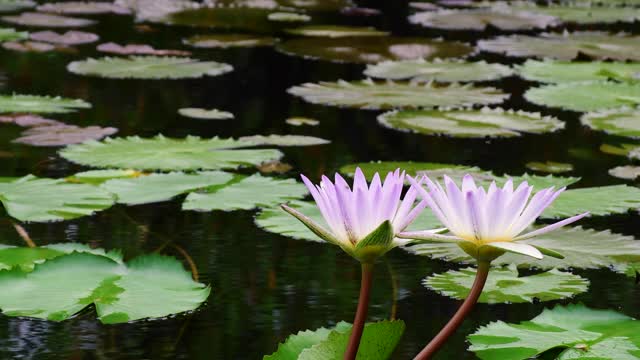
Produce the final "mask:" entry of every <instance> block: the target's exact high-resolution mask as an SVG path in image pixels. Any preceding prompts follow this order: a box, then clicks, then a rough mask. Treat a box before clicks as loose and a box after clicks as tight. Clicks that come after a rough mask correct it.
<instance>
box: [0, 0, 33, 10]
mask: <svg viewBox="0 0 640 360" xmlns="http://www.w3.org/2000/svg"><path fill="white" fill-rule="evenodd" d="M36 5H38V4H37V3H36V2H35V1H31V0H1V1H0V12H12V11H17V10H23V9H30V8H33V7H35V6H36Z"/></svg>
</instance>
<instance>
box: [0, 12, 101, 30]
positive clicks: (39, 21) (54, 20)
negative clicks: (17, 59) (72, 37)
mask: <svg viewBox="0 0 640 360" xmlns="http://www.w3.org/2000/svg"><path fill="white" fill-rule="evenodd" d="M2 20H3V21H5V22H8V23H11V24H16V25H23V26H34V27H46V28H51V27H54V28H64V27H84V26H91V25H93V24H95V23H96V22H95V21H93V20H89V19H83V18H76V17H68V16H61V15H53V14H43V13H37V12H23V13H20V15H14V16H3V17H2Z"/></svg>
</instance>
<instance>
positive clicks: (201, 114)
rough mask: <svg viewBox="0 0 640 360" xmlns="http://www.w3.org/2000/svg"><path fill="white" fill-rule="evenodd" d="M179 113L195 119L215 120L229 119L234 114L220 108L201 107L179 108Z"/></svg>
mask: <svg viewBox="0 0 640 360" xmlns="http://www.w3.org/2000/svg"><path fill="white" fill-rule="evenodd" d="M178 114H180V115H182V116H186V117H190V118H194V119H213V120H228V119H233V117H234V116H233V114H232V113H230V112H227V111H220V110H218V109H211V110H207V109H200V108H182V109H178Z"/></svg>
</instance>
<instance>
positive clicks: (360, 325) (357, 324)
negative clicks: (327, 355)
mask: <svg viewBox="0 0 640 360" xmlns="http://www.w3.org/2000/svg"><path fill="white" fill-rule="evenodd" d="M372 275H373V264H365V263H362V280H361V281H360V298H359V299H358V310H356V318H355V319H354V320H353V327H352V330H351V336H350V337H349V345H347V351H345V353H344V360H354V359H355V358H356V355H357V354H358V347H359V346H360V338H361V337H362V332H363V330H364V323H365V321H366V320H367V311H368V310H369V295H370V293H371V279H372V277H373V276H372Z"/></svg>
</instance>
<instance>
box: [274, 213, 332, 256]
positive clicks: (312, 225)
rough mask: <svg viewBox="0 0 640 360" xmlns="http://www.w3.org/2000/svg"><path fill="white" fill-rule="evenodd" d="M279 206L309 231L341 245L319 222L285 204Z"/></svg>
mask: <svg viewBox="0 0 640 360" xmlns="http://www.w3.org/2000/svg"><path fill="white" fill-rule="evenodd" d="M280 207H281V208H282V210H284V211H286V212H288V213H289V214H291V215H292V216H293V217H295V218H296V219H298V220H300V222H301V223H303V224H304V226H306V227H307V228H308V229H309V230H311V232H313V233H314V234H316V235H317V236H318V237H319V238H321V239H322V240H324V241H326V242H329V243H331V244H334V245H338V246H340V247H342V244H341V243H340V241H338V239H336V238H335V237H334V236H333V235H332V234H331V233H330V232H329V231H327V230H325V229H324V228H323V227H322V226H321V225H320V224H318V223H316V222H315V221H313V220H312V219H311V218H310V217H308V216H306V215H304V214H303V213H301V212H300V211H298V210H296V209H294V208H292V207H290V206H287V205H285V204H282V205H280Z"/></svg>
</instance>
